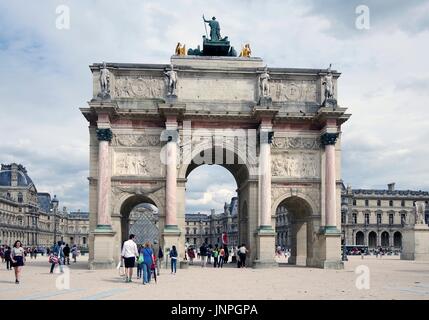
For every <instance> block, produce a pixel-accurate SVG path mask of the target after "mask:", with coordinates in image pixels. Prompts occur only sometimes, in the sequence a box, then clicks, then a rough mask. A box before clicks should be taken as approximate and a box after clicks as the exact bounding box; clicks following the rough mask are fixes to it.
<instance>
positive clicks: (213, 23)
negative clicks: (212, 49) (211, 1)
mask: <svg viewBox="0 0 429 320" xmlns="http://www.w3.org/2000/svg"><path fill="white" fill-rule="evenodd" d="M203 20H204V22H205V23H208V24H209V26H210V41H221V40H222V39H221V37H220V25H219V22H218V21H217V20H216V17H213V18H212V19H211V20H206V18H205V17H204V15H203Z"/></svg>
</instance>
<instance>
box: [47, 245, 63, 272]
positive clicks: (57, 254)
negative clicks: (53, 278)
mask: <svg viewBox="0 0 429 320" xmlns="http://www.w3.org/2000/svg"><path fill="white" fill-rule="evenodd" d="M63 259H64V252H63V249H62V241H58V242H57V243H56V244H55V245H54V248H53V249H52V251H51V254H50V257H49V262H50V263H51V270H50V273H54V268H55V265H57V264H58V265H59V267H60V272H61V273H63V272H64V270H63Z"/></svg>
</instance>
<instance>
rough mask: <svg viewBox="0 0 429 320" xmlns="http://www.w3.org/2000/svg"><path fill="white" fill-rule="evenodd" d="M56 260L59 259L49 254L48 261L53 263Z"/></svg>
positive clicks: (56, 261) (56, 262)
mask: <svg viewBox="0 0 429 320" xmlns="http://www.w3.org/2000/svg"><path fill="white" fill-rule="evenodd" d="M58 261H59V259H58V257H57V256H56V255H53V254H51V255H50V256H49V263H55V264H58Z"/></svg>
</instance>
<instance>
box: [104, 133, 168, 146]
mask: <svg viewBox="0 0 429 320" xmlns="http://www.w3.org/2000/svg"><path fill="white" fill-rule="evenodd" d="M112 145H113V146H123V147H154V146H159V145H160V135H146V134H141V135H138V134H114V135H113V139H112Z"/></svg>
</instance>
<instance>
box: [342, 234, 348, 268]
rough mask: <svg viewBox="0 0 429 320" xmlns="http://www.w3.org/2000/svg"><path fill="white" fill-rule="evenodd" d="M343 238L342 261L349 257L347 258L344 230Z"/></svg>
mask: <svg viewBox="0 0 429 320" xmlns="http://www.w3.org/2000/svg"><path fill="white" fill-rule="evenodd" d="M343 239H344V243H343V256H342V259H341V260H342V261H349V259H348V258H347V245H346V230H343Z"/></svg>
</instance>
